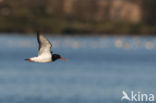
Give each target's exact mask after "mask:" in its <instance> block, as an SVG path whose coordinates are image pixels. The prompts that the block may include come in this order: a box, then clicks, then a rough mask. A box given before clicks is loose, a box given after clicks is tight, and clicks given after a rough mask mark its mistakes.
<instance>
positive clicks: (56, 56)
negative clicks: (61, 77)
mask: <svg viewBox="0 0 156 103" xmlns="http://www.w3.org/2000/svg"><path fill="white" fill-rule="evenodd" d="M60 58H61V56H60V55H59V54H53V55H52V60H53V61H56V60H57V59H60Z"/></svg>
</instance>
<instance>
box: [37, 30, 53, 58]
mask: <svg viewBox="0 0 156 103" xmlns="http://www.w3.org/2000/svg"><path fill="white" fill-rule="evenodd" d="M37 40H38V44H39V48H38V56H40V55H42V54H51V47H52V44H51V43H50V41H49V40H48V39H47V38H46V37H45V36H44V35H43V34H41V33H39V32H38V33H37Z"/></svg>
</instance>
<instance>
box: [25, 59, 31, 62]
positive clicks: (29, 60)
mask: <svg viewBox="0 0 156 103" xmlns="http://www.w3.org/2000/svg"><path fill="white" fill-rule="evenodd" d="M24 60H26V61H28V62H33V61H32V60H31V59H24Z"/></svg>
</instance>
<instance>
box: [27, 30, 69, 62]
mask: <svg viewBox="0 0 156 103" xmlns="http://www.w3.org/2000/svg"><path fill="white" fill-rule="evenodd" d="M37 41H38V44H39V49H38V56H37V57H32V58H29V59H25V60H26V61H28V62H39V63H48V62H54V61H56V60H57V59H62V60H65V61H66V60H67V59H65V58H63V57H61V56H60V55H59V54H53V53H52V51H51V47H52V44H51V43H50V41H49V40H48V39H47V38H46V37H45V36H44V35H43V34H41V33H39V32H37Z"/></svg>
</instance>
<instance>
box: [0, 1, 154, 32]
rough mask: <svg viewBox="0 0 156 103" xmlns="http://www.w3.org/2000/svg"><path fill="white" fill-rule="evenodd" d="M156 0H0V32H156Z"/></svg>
mask: <svg viewBox="0 0 156 103" xmlns="http://www.w3.org/2000/svg"><path fill="white" fill-rule="evenodd" d="M155 4H156V1H155V0H85V1H84V0H42V1H38V0H34V1H31V0H20V1H18V0H14V1H13V2H10V0H0V32H7V33H34V32H36V31H41V32H43V33H48V34H56V35H59V34H62V35H66V34H70V35H73V34H81V35H85V34H90V35H94V34H99V35H104V34H105V35H106V34H107V35H114V34H115V35H127V34H129V35H133V34H137V35H155V34H156V19H155V18H156V14H155V13H154V10H156V8H155Z"/></svg>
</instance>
